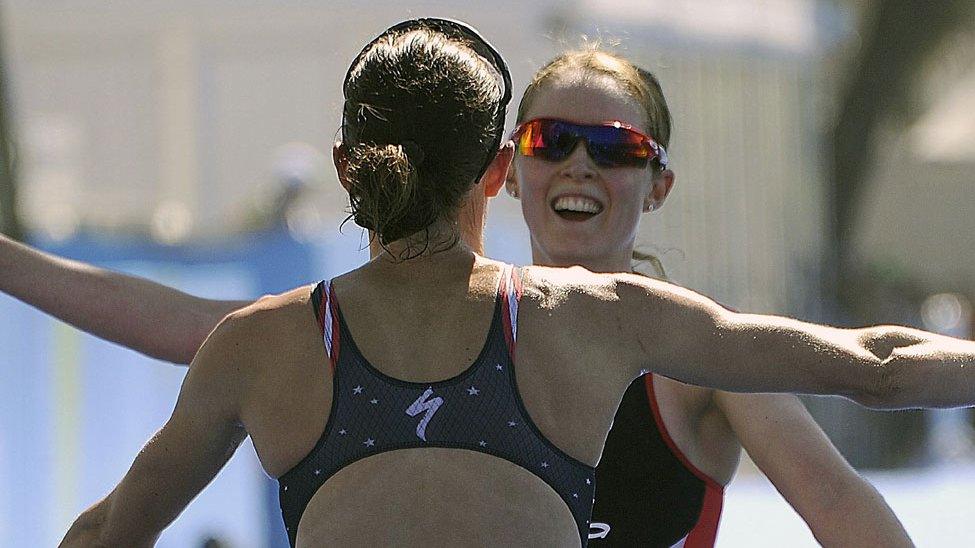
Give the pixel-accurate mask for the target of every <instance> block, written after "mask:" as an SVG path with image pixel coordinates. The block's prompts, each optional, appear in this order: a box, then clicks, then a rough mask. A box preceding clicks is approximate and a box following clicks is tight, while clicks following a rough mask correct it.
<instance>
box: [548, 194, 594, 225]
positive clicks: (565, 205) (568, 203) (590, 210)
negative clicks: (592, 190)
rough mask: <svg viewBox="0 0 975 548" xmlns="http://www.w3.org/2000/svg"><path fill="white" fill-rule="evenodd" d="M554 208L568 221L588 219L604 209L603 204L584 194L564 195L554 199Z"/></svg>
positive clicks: (556, 212)
mask: <svg viewBox="0 0 975 548" xmlns="http://www.w3.org/2000/svg"><path fill="white" fill-rule="evenodd" d="M552 210H553V211H555V214H556V215H558V216H559V217H561V218H563V219H565V220H567V221H588V220H589V219H592V218H593V217H595V216H596V215H599V214H600V213H602V211H603V204H601V203H599V202H598V201H596V200H594V199H592V198H587V197H583V196H562V197H560V198H556V199H554V200H552Z"/></svg>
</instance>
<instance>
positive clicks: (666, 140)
mask: <svg viewBox="0 0 975 548" xmlns="http://www.w3.org/2000/svg"><path fill="white" fill-rule="evenodd" d="M598 48H599V46H598V45H591V46H588V47H586V48H584V49H577V50H572V51H567V52H565V53H563V54H561V55H559V56H558V57H556V58H555V59H552V60H551V61H549V62H548V64H546V65H545V66H544V67H542V68H540V69H539V70H538V72H536V73H535V76H534V77H532V81H531V83H530V84H528V87H527V88H525V93H524V94H523V95H522V97H521V103H519V105H518V123H521V122H524V121H525V118H526V116H527V114H528V109H529V108H530V107H531V104H532V101H533V100H534V98H535V94H536V93H538V91H539V90H541V89H543V88H544V87H545V86H546V85H547V84H549V83H550V82H552V81H555V80H557V79H559V78H566V77H567V76H570V75H573V74H595V75H600V76H608V77H609V78H611V79H612V80H613V81H615V82H616V83H617V84H618V85H619V86H620V88H621V89H622V90H623V91H624V92H626V94H627V95H629V96H630V97H632V98H633V99H634V100H635V101H636V102H637V103H639V104H640V106H641V107H643V110H644V111H645V112H646V115H647V120H646V121H647V129H648V130H649V131H650V136H651V137H653V138H654V140H656V141H657V142H658V143H660V144H661V145H663V146H664V148H666V147H667V146H669V145H670V130H671V118H670V109H669V108H667V101H666V99H664V92H663V90H662V89H661V88H660V82H658V81H657V77H656V76H654V75H653V73H652V72H650V71H648V70H645V69H642V68H640V67H638V66H636V65H634V64H633V63H631V62H630V61H629V60H627V59H625V58H624V57H621V56H619V55H616V54H615V53H610V52H607V51H602V50H600V49H598Z"/></svg>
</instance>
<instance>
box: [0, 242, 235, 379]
mask: <svg viewBox="0 0 975 548" xmlns="http://www.w3.org/2000/svg"><path fill="white" fill-rule="evenodd" d="M0 291H3V292H4V293H7V294H9V295H11V296H12V297H14V298H17V299H19V300H21V301H23V302H25V303H27V304H29V305H31V306H34V307H36V308H38V309H40V310H43V311H44V312H47V313H48V314H50V315H52V316H54V317H55V318H58V319H60V320H62V321H64V322H67V323H69V324H71V325H73V326H75V327H77V328H78V329H81V330H83V331H87V332H89V333H91V334H93V335H95V336H97V337H101V338H103V339H106V340H109V341H112V342H115V343H118V344H121V345H122V346H126V347H128V348H131V349H133V350H136V351H138V352H141V353H143V354H146V355H148V356H151V357H154V358H159V359H163V360H167V361H170V362H173V363H178V364H188V363H190V360H192V359H193V355H194V354H196V350H197V349H198V348H199V347H200V345H201V344H203V340H204V339H205V338H206V336H207V334H209V333H210V330H212V329H213V327H214V326H215V325H217V323H218V322H219V321H220V319H221V318H223V317H224V316H225V315H227V314H228V313H229V312H231V311H233V310H236V309H237V308H240V307H242V306H244V305H246V304H249V303H248V302H246V301H214V300H209V299H201V298H199V297H194V296H192V295H188V294H186V293H183V292H181V291H177V290H175V289H172V288H169V287H166V286H164V285H161V284H158V283H155V282H151V281H149V280H145V279H143V278H138V277H135V276H129V275H126V274H121V273H118V272H112V271H109V270H105V269H101V268H97V267H94V266H91V265H88V264H84V263H80V262H77V261H71V260H68V259H63V258H61V257H56V256H54V255H50V254H48V253H43V252H41V251H38V250H36V249H33V248H31V247H29V246H26V245H23V244H20V243H18V242H15V241H13V240H11V239H9V238H7V237H6V236H3V235H0Z"/></svg>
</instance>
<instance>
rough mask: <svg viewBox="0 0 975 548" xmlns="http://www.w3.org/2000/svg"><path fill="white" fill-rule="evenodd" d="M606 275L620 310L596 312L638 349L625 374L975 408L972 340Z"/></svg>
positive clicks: (890, 405)
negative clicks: (797, 314) (754, 307)
mask: <svg viewBox="0 0 975 548" xmlns="http://www.w3.org/2000/svg"><path fill="white" fill-rule="evenodd" d="M612 276H615V288H614V293H615V296H616V297H615V298H618V299H620V300H621V301H622V304H623V306H622V314H621V313H620V311H619V310H612V308H614V307H613V306H603V312H602V315H604V316H607V317H606V319H605V320H604V321H605V322H606V323H607V324H608V325H609V326H611V328H614V327H615V328H616V330H617V333H616V334H615V336H616V337H619V336H620V335H622V340H621V342H622V343H623V344H625V345H627V346H628V348H629V349H630V352H632V355H635V359H634V361H633V362H632V363H631V364H630V367H631V368H632V370H631V371H628V374H629V375H631V378H635V377H636V376H637V375H638V374H639V371H640V369H641V368H649V369H650V370H652V371H655V372H658V373H661V374H663V375H667V376H671V377H674V378H677V379H680V380H682V381H685V382H689V383H691V384H697V385H703V386H713V387H715V388H720V389H723V390H730V391H739V392H794V393H811V394H834V395H840V396H846V397H848V398H850V399H853V400H854V401H856V402H858V403H860V404H862V405H866V406H870V407H878V408H887V409H901V408H911V407H960V406H970V405H975V342H972V341H965V340H961V339H954V338H951V337H944V336H941V335H935V334H933V333H927V332H924V331H920V330H917V329H910V328H907V327H898V326H878V327H867V328H861V329H840V328H835V327H828V326H823V325H816V324H811V323H806V322H801V321H798V320H793V319H789V318H783V317H777V316H762V315H757V314H739V313H735V312H731V311H729V310H727V309H725V308H723V307H721V306H720V305H718V304H716V303H715V302H714V301H712V300H710V299H708V298H706V297H703V296H701V295H699V294H697V293H695V292H693V291H690V290H687V289H684V288H681V287H678V286H674V285H671V284H667V283H665V282H660V281H657V280H649V279H647V278H643V277H640V276H634V275H629V274H616V275H612ZM612 338H613V337H612V336H611V337H610V339H612ZM614 348H616V349H617V351H618V347H614ZM728 364H736V366H735V367H729V366H728Z"/></svg>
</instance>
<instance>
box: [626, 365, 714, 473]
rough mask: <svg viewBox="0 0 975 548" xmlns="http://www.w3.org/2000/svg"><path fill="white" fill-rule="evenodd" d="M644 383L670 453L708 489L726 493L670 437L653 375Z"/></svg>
mask: <svg viewBox="0 0 975 548" xmlns="http://www.w3.org/2000/svg"><path fill="white" fill-rule="evenodd" d="M643 382H644V384H645V385H646V387H647V397H648V399H649V400H650V410H651V411H653V420H654V422H656V423H657V429H658V430H659V431H660V437H662V438H663V439H664V443H666V444H667V447H669V448H670V452H671V453H673V454H674V456H675V457H677V460H679V461H680V462H681V464H683V465H684V467H685V468H687V469H688V470H690V472H691V473H692V474H694V475H695V476H697V477H698V479H700V480H701V481H703V482H704V483H706V484H707V485H708V487H711V488H713V489H717V490H718V491H719V492H723V491H724V485H721V484H720V483H718V482H717V481H714V479H713V478H711V476H709V475H707V474H705V473H704V472H702V471H701V470H700V469H699V468H698V467H697V466H694V464H693V463H692V462H691V461H690V459H688V458H687V455H685V454H684V452H683V451H681V450H680V448H679V447H677V444H676V443H674V440H673V438H671V437H670V432H668V431H667V426H666V425H665V424H664V419H663V416H661V415H660V407H659V406H658V404H657V395H656V393H655V392H654V390H653V373H647V374H646V375H644V376H643Z"/></svg>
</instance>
